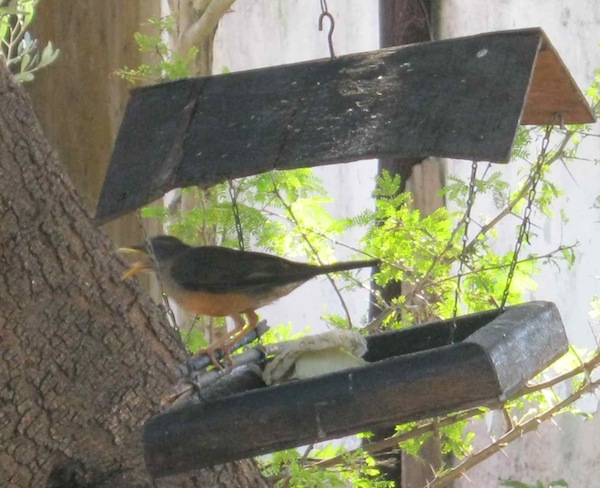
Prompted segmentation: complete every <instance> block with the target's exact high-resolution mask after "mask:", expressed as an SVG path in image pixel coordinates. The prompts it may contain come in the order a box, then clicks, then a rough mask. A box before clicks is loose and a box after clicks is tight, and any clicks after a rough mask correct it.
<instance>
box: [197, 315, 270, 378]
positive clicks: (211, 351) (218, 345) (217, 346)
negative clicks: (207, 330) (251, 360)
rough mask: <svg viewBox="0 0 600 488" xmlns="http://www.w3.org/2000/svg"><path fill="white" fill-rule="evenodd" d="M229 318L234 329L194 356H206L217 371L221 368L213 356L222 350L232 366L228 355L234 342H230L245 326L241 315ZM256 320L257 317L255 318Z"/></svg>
mask: <svg viewBox="0 0 600 488" xmlns="http://www.w3.org/2000/svg"><path fill="white" fill-rule="evenodd" d="M255 315H256V314H255ZM231 318H232V319H233V323H234V324H235V327H234V329H233V330H232V331H231V332H227V333H226V334H224V335H223V336H222V337H219V338H218V339H217V340H215V341H214V342H211V343H210V344H209V345H208V346H207V347H205V348H203V349H200V350H199V351H198V352H197V353H196V354H206V355H207V356H208V357H209V358H210V360H211V362H212V364H213V366H214V367H215V368H218V369H222V368H223V366H222V365H221V363H220V362H219V361H218V360H217V358H216V356H215V352H216V351H218V350H222V351H223V356H224V357H226V358H228V360H229V362H230V363H232V364H233V362H232V361H231V356H230V353H231V347H232V345H235V343H236V341H234V342H233V344H230V342H231V341H233V340H234V339H235V336H236V334H239V333H240V332H241V331H242V330H243V328H244V325H245V322H244V318H243V317H242V316H241V315H232V316H231ZM257 319H258V317H257ZM242 337H243V336H242Z"/></svg>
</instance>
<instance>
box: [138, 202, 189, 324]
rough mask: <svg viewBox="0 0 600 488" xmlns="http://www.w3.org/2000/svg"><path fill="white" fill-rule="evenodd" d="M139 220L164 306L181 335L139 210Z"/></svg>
mask: <svg viewBox="0 0 600 488" xmlns="http://www.w3.org/2000/svg"><path fill="white" fill-rule="evenodd" d="M136 215H137V220H138V224H139V226H140V228H141V229H142V234H143V235H144V242H145V243H146V249H147V250H148V254H149V255H150V259H152V264H153V265H154V270H155V271H156V280H157V281H158V287H159V288H160V297H161V298H162V301H163V305H164V306H165V309H166V310H167V315H168V316H169V318H170V319H171V323H172V324H173V328H174V329H175V330H176V331H177V332H178V333H179V326H178V325H177V319H176V318H175V312H173V309H172V308H171V303H170V302H169V297H168V296H167V293H166V292H165V287H164V286H163V281H162V276H161V273H160V268H159V267H158V261H157V260H156V256H155V255H154V249H153V248H152V242H151V241H150V238H149V237H148V233H147V232H146V228H145V227H144V222H143V221H142V211H141V210H138V211H137V212H136Z"/></svg>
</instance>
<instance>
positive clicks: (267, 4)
mask: <svg viewBox="0 0 600 488" xmlns="http://www.w3.org/2000/svg"><path fill="white" fill-rule="evenodd" d="M328 7H329V12H330V13H331V14H332V15H333V16H334V19H335V31H334V35H333V42H334V47H335V54H336V55H343V54H348V53H353V52H361V51H369V50H373V49H377V48H378V45H379V20H378V9H377V2H376V1H364V0H329V1H328ZM320 13H321V10H320V6H319V2H318V1H317V0H313V1H309V0H238V1H236V2H235V3H234V4H233V8H232V12H230V13H228V14H227V15H225V17H224V18H223V20H222V21H221V23H220V24H219V29H218V32H217V36H216V39H215V48H214V53H215V54H214V62H213V71H214V73H221V72H222V71H223V68H225V67H226V68H227V69H229V70H231V71H240V70H247V69H252V68H262V67H266V66H274V65H280V64H289V63H295V62H299V61H307V60H310V59H319V58H325V57H329V48H328V44H327V32H328V28H329V23H328V21H327V19H325V21H324V29H323V31H322V32H319V30H318V19H319V15H320ZM376 170H377V164H376V162H375V161H369V162H355V163H349V164H342V165H333V166H327V167H321V168H316V169H315V173H316V174H317V175H319V176H320V177H321V178H322V179H323V180H324V181H325V184H326V187H327V189H328V191H329V193H330V195H331V197H332V198H333V199H334V202H335V204H334V205H333V206H332V208H331V211H332V213H333V215H334V216H336V217H349V216H353V215H356V214H358V213H360V212H361V211H362V210H363V209H364V208H366V207H368V206H372V202H371V200H370V197H371V193H372V190H373V188H374V176H375V174H376ZM359 238H360V236H359V235H358V234H357V233H349V235H348V236H346V237H345V238H344V242H345V243H347V244H350V245H354V244H356V243H357V241H358V239H359ZM347 255H348V251H347V250H345V249H344V248H339V249H338V252H336V258H338V259H340V260H342V259H344V258H345V257H347ZM368 273H369V272H368V271H362V272H361V276H362V277H363V278H365V279H366V278H367V277H368V276H369V275H368ZM347 305H348V308H349V309H350V313H351V316H352V320H353V322H355V323H360V320H361V318H362V317H364V316H365V315H366V312H367V309H368V296H367V293H366V292H364V291H363V292H356V293H354V294H353V295H352V297H351V298H349V299H348V300H347ZM259 313H260V315H261V316H262V317H263V318H266V319H267V320H268V322H269V323H270V324H271V325H274V324H278V323H287V322H292V323H293V324H294V330H297V331H298V330H302V329H304V328H305V327H306V326H310V327H311V330H312V331H313V332H315V331H321V330H323V328H324V327H325V326H324V324H323V322H322V321H321V320H320V317H321V316H322V315H325V314H330V313H336V314H340V315H343V312H342V308H341V306H340V303H339V301H338V299H337V298H336V296H335V293H334V290H333V289H332V287H331V285H330V284H329V282H328V281H327V280H326V279H325V278H317V279H315V280H312V281H311V282H309V283H307V284H305V285H303V286H302V287H300V288H299V289H297V290H296V291H294V292H293V293H292V294H291V295H289V296H288V297H285V298H282V299H281V300H280V301H279V302H278V303H276V304H274V305H271V306H268V307H265V308H263V309H261V310H260V311H259Z"/></svg>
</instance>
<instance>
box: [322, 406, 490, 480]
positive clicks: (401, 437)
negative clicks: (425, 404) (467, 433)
mask: <svg viewBox="0 0 600 488" xmlns="http://www.w3.org/2000/svg"><path fill="white" fill-rule="evenodd" d="M486 411H487V410H484V409H481V408H474V409H471V410H466V411H464V412H460V413H457V414H454V415H449V416H447V417H444V418H441V419H435V420H432V421H430V422H427V423H425V424H423V425H420V426H418V427H415V428H414V429H411V430H409V431H408V432H404V433H398V434H394V435H393V436H390V437H386V438H385V439H382V440H380V441H377V442H373V443H371V444H367V445H366V446H364V447H361V448H359V449H354V450H352V451H348V452H346V453H344V454H342V455H339V456H334V457H332V458H329V459H324V460H322V461H319V462H317V463H315V464H313V467H316V468H320V469H325V468H329V467H332V466H335V465H336V464H339V463H342V462H344V461H346V459H347V458H348V457H352V455H353V454H357V453H361V452H366V453H368V454H374V453H378V452H381V451H385V450H386V449H391V448H394V447H397V446H398V444H399V443H400V442H404V441H407V440H409V439H413V438H415V437H419V436H421V435H423V434H427V433H428V432H434V431H436V430H439V429H440V427H445V426H446V425H452V424H454V423H456V422H461V421H463V420H468V419H470V418H472V417H476V416H477V415H481V414H483V413H485V412H486Z"/></svg>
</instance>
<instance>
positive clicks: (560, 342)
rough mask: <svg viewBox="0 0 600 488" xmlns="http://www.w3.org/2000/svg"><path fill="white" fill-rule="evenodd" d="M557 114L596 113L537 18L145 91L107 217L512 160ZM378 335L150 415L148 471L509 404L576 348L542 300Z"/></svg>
mask: <svg viewBox="0 0 600 488" xmlns="http://www.w3.org/2000/svg"><path fill="white" fill-rule="evenodd" d="M557 115H560V121H561V122H562V123H565V124H575V123H577V124H582V123H588V122H593V121H594V115H593V114H592V112H591V111H590V108H589V106H588V105H587V103H586V102H585V99H584V97H583V95H582V93H581V92H580V90H579V89H578V87H577V86H576V84H575V83H574V81H573V79H572V78H571V76H570V74H569V72H568V71H567V69H566V68H565V66H564V64H563V63H562V61H561V59H560V58H559V56H558V54H557V53H556V51H555V50H554V48H553V47H552V45H551V44H550V42H549V41H548V39H547V37H546V35H545V34H544V32H543V31H542V30H541V29H522V30H514V31H506V32H495V33H490V34H482V35H477V36H471V37H464V38H459V39H450V40H444V41H437V42H429V43H424V44H415V45H410V46H403V47H398V48H390V49H382V50H378V51H374V52H369V53H362V54H352V55H348V56H340V57H337V58H334V59H323V60H317V61H309V62H304V63H298V64H292V65H287V66H278V67H273V68H266V69H259V70H253V71H246V72H240V73H231V74H225V75H218V76H209V77H203V78H193V79H184V80H180V81H175V82H170V83H164V84H160V85H156V86H152V87H146V88H140V89H138V90H135V91H134V92H133V93H132V96H131V99H130V101H129V103H128V106H127V109H126V112H125V116H124V119H123V122H122V125H121V128H120V131H119V134H118V137H117V141H116V144H115V149H114V152H113V155H112V159H111V163H110V167H109V170H108V173H107V176H106V180H105V182H104V188H103V190H102V194H101V197H100V201H99V205H98V209H97V214H96V219H97V221H98V222H101V223H102V222H106V221H108V220H110V219H113V218H116V217H118V216H120V215H123V214H125V213H127V212H130V211H132V210H134V209H136V208H138V207H140V206H142V205H144V204H147V203H149V202H151V201H153V200H155V199H156V198H159V197H161V196H162V195H163V194H164V193H165V192H167V191H169V190H171V189H174V188H178V187H185V186H191V185H197V186H200V187H208V186H210V185H214V184H216V183H220V182H223V181H226V180H230V179H233V178H238V177H243V176H249V175H254V174H259V173H262V172H265V171H268V170H272V169H280V170H282V169H291V168H299V167H310V166H316V165H327V164H334V163H345V162H350V161H355V160H360V159H367V158H377V157H384V158H424V157H430V156H438V157H452V158H459V159H467V160H478V161H480V160H487V161H493V162H506V161H507V160H508V159H509V157H510V153H511V149H512V146H513V143H514V139H515V135H516V131H517V128H518V125H519V124H525V125H542V124H551V123H555V122H557ZM454 325H456V329H454ZM453 331H454V332H453ZM453 334H454V339H455V340H454V341H452V340H451V338H452V336H453ZM367 341H368V351H367V354H366V356H365V359H366V360H367V361H368V364H367V365H366V366H362V367H359V368H354V369H351V370H347V371H344V372H337V373H331V374H327V375H324V376H321V377H316V378H312V379H307V380H299V381H293V382H290V383H286V384H282V385H278V386H270V387H264V388H259V389H252V390H250V391H245V392H240V393H235V394H231V395H227V396H225V397H223V398H212V399H210V400H208V401H206V402H204V403H201V404H195V405H188V406H184V407H181V408H176V409H173V410H172V411H168V412H166V413H162V414H160V415H157V416H155V417H153V418H151V419H150V420H149V421H148V422H147V424H146V425H145V428H144V446H145V456H146V464H147V468H148V471H149V472H150V474H152V475H153V476H157V477H159V476H166V475H171V474H176V473H181V472H183V471H186V470H189V469H196V468H202V467H206V466H211V465H214V464H220V463H225V462H229V461H233V460H236V459H242V458H246V457H249V456H254V455H258V454H264V453H268V452H272V451H275V450H279V449H284V448H290V447H294V446H299V445H304V444H310V443H313V442H316V441H322V440H327V439H331V438H336V437H341V436H345V435H348V434H353V433H356V432H361V431H365V430H371V429H374V428H377V427H382V426H389V425H394V424H398V423H401V422H407V421H414V420H417V419H423V418H427V417H432V416H435V415H441V414H445V413H449V412H452V411H457V410H462V409H466V408H470V407H473V406H477V405H479V406H481V405H486V406H490V407H494V406H498V405H500V404H502V402H504V401H505V400H507V399H508V398H510V397H511V396H513V395H516V394H518V392H519V391H520V390H521V389H522V388H523V386H524V385H525V384H526V382H527V381H528V380H529V379H531V378H532V377H533V376H534V375H536V374H537V373H538V372H540V371H541V370H542V369H544V368H545V367H547V366H548V365H549V364H550V363H551V362H552V361H554V360H555V359H556V358H558V357H559V356H560V355H561V354H563V353H564V352H565V351H566V350H567V346H568V343H567V338H566V336H565V332H564V328H563V325H562V322H561V319H560V316H559V314H558V311H557V310H556V307H555V306H554V305H553V304H551V303H547V302H533V303H528V304H525V305H520V306H516V307H509V308H507V309H506V310H504V311H500V310H495V311H490V312H485V313H478V314H473V315H468V316H464V317H460V318H458V319H457V320H456V324H454V323H453V322H451V321H443V322H435V323H431V324H426V325H421V326H416V327H412V328H409V329H406V330H402V331H396V332H389V333H384V334H378V335H373V336H370V337H368V339H367Z"/></svg>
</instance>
